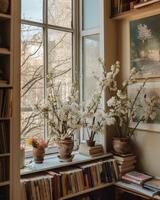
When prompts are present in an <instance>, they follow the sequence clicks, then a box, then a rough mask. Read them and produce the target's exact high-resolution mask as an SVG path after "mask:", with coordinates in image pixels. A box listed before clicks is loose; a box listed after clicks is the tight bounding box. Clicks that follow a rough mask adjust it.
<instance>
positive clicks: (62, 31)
mask: <svg viewBox="0 0 160 200" xmlns="http://www.w3.org/2000/svg"><path fill="white" fill-rule="evenodd" d="M76 2H77V1H74V0H73V1H72V0H22V2H21V6H22V9H21V10H22V13H21V18H22V23H21V132H22V134H21V136H22V143H23V141H25V140H26V138H28V137H29V136H36V135H37V136H40V137H44V138H47V126H46V123H45V120H44V119H43V118H42V117H40V116H39V115H36V114H35V113H34V109H33V108H34V104H35V103H36V102H42V101H45V97H46V96H47V95H46V91H47V90H46V75H47V73H48V72H49V71H53V70H54V73H55V74H56V77H57V83H58V82H59V81H62V80H63V84H62V88H61V91H62V95H63V97H64V98H65V97H66V96H67V94H68V92H69V90H70V87H71V84H72V79H73V78H74V72H75V71H76V70H75V69H74V68H75V63H76V60H77V58H76V55H77V54H76V53H75V52H76V51H77V48H76V42H75V41H77V34H76V33H78V31H77V28H78V25H77V26H76V24H75V23H74V22H75V21H76V20H75V16H74V13H75V12H74V9H76ZM73 52H74V54H73ZM73 55H74V56H73ZM73 66H74V67H73ZM27 149H29V147H27Z"/></svg>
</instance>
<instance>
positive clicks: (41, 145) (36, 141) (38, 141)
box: [27, 137, 48, 149]
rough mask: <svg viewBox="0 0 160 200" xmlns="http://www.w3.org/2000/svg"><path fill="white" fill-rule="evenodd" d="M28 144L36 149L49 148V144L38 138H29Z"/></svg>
mask: <svg viewBox="0 0 160 200" xmlns="http://www.w3.org/2000/svg"><path fill="white" fill-rule="evenodd" d="M27 144H29V145H32V146H33V147H34V148H37V149H38V148H43V149H45V148H47V147H48V142H45V140H43V139H38V138H36V137H31V138H28V140H27Z"/></svg>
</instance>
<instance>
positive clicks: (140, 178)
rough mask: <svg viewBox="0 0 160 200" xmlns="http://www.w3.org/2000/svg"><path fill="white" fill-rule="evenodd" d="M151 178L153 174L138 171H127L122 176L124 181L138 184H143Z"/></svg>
mask: <svg viewBox="0 0 160 200" xmlns="http://www.w3.org/2000/svg"><path fill="white" fill-rule="evenodd" d="M151 178H152V176H149V175H146V174H143V173H140V172H137V171H131V172H129V173H126V174H125V175H124V176H122V180H123V181H127V182H130V183H135V184H138V185H142V184H143V183H144V182H146V181H148V180H150V179H151Z"/></svg>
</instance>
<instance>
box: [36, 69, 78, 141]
mask: <svg viewBox="0 0 160 200" xmlns="http://www.w3.org/2000/svg"><path fill="white" fill-rule="evenodd" d="M53 76H54V75H53V73H50V74H49V75H48V99H47V103H46V104H42V105H38V104H37V105H36V109H37V110H38V111H39V112H40V113H41V114H42V115H43V116H44V117H45V119H46V120H47V123H48V126H49V133H50V136H51V137H52V138H53V139H55V140H60V139H65V138H68V137H73V135H74V133H76V132H77V131H79V130H80V128H81V112H80V105H79V92H78V90H77V89H76V85H75V84H73V85H72V89H71V92H70V94H69V96H68V98H67V100H64V99H63V97H62V95H61V92H60V86H61V85H60V84H59V85H57V84H56V83H55V79H54V78H53Z"/></svg>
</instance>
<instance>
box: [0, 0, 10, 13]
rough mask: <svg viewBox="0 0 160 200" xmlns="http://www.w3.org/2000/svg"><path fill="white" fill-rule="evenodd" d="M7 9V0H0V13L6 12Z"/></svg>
mask: <svg viewBox="0 0 160 200" xmlns="http://www.w3.org/2000/svg"><path fill="white" fill-rule="evenodd" d="M8 9H9V0H0V13H7V12H8Z"/></svg>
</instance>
